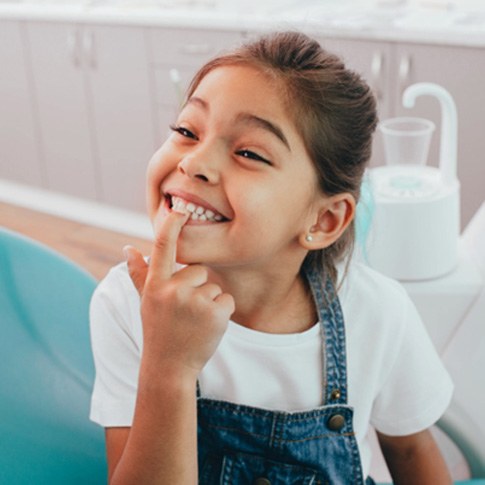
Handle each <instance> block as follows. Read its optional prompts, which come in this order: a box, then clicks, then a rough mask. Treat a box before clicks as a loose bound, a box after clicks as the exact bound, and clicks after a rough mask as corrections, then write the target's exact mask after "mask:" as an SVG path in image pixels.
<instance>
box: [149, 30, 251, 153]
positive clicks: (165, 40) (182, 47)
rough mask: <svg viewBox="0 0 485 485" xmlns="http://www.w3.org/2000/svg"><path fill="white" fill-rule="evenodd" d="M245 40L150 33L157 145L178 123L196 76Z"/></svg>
mask: <svg viewBox="0 0 485 485" xmlns="http://www.w3.org/2000/svg"><path fill="white" fill-rule="evenodd" d="M244 39H245V34H244V33H242V32H236V31H214V30H202V29H182V30H181V29H170V28H166V29H155V28H154V29H152V30H151V31H150V63H151V75H152V82H153V86H154V94H155V100H156V113H155V128H154V143H155V144H156V145H160V144H161V143H162V142H163V141H164V140H165V138H166V136H167V133H168V127H169V125H170V123H173V122H174V121H175V118H176V116H177V113H178V111H179V108H180V103H181V101H182V98H183V95H184V93H185V90H186V88H187V86H188V83H189V82H190V80H191V78H192V76H193V75H194V74H195V72H196V71H197V70H198V69H199V68H200V67H201V66H202V64H203V63H204V62H206V61H208V60H209V59H210V58H211V57H214V56H216V55H217V54H218V53H220V52H221V51H226V50H229V49H231V48H232V47H234V46H236V45H238V44H240V43H241V42H242V41H243V40H244ZM177 77H178V79H179V82H177Z"/></svg>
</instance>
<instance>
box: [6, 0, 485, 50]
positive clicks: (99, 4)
mask: <svg viewBox="0 0 485 485" xmlns="http://www.w3.org/2000/svg"><path fill="white" fill-rule="evenodd" d="M435 2H436V0H435ZM442 3H443V5H444V2H442ZM1 19H9V20H23V21H26V20H37V21H65V22H75V23H94V24H118V25H133V26H149V27H157V26H161V27H173V28H200V29H210V30H226V31H227V30H229V31H231V30H237V31H264V30H269V29H270V30H275V29H299V30H302V31H305V32H308V33H312V34H319V35H327V36H329V37H333V38H339V37H340V38H354V39H356V38H357V39H367V40H379V41H382V40H384V41H390V42H393V41H394V42H418V43H427V44H444V45H457V46H469V47H485V8H483V7H481V8H480V7H478V6H477V7H475V8H470V7H469V8H467V9H465V8H461V7H460V8H459V7H456V6H455V7H451V6H448V7H445V6H436V5H435V6H420V5H414V4H408V3H406V2H405V1H389V0H388V2H385V1H382V2H358V1H357V0H327V1H324V0H319V1H316V0H307V1H306V2H305V1H299V2H298V1H295V0H286V1H285V0H280V1H277V0H246V1H245V2H238V1H236V0H158V1H157V0H118V1H114V0H92V1H89V2H79V3H75V2H72V3H66V2H62V3H61V2H60V1H59V0H58V1H57V2H56V1H55V0H51V1H38V2H36V3H29V1H28V0H23V1H22V0H17V1H14V0H3V1H0V20H1Z"/></svg>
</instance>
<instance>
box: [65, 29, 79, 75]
mask: <svg viewBox="0 0 485 485" xmlns="http://www.w3.org/2000/svg"><path fill="white" fill-rule="evenodd" d="M67 50H68V52H69V57H70V58H71V60H72V63H73V64H74V67H79V66H80V65H81V55H80V53H79V36H78V32H77V30H75V31H73V32H70V33H69V35H68V36H67Z"/></svg>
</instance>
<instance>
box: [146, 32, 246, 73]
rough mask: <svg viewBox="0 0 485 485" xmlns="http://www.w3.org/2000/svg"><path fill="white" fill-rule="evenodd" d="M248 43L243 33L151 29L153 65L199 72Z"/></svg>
mask: <svg viewBox="0 0 485 485" xmlns="http://www.w3.org/2000/svg"><path fill="white" fill-rule="evenodd" d="M243 40H245V37H244V35H243V33H242V32H234V31H231V32H229V31H222V30H221V31H214V30H202V29H172V28H170V29H160V28H157V29H151V30H150V52H151V59H150V61H151V62H152V63H153V64H169V65H170V64H173V65H178V66H180V65H182V66H193V67H195V68H196V69H198V68H199V67H200V66H201V65H202V64H203V63H204V62H206V61H207V60H209V59H210V58H212V57H214V56H215V55H217V54H218V53H220V52H223V51H227V50H230V49H231V48H233V47H235V46H237V45H239V44H241V43H242V42H243Z"/></svg>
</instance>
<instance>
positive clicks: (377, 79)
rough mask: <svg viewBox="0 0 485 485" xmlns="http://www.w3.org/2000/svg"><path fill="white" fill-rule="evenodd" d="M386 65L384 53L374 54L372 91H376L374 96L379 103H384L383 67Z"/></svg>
mask: <svg viewBox="0 0 485 485" xmlns="http://www.w3.org/2000/svg"><path fill="white" fill-rule="evenodd" d="M383 63H384V56H383V55H382V52H374V55H373V56H372V61H371V73H372V74H371V75H372V79H371V86H372V90H373V91H374V95H375V97H376V99H377V101H382V98H383V92H382V86H381V84H382V65H383Z"/></svg>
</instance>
